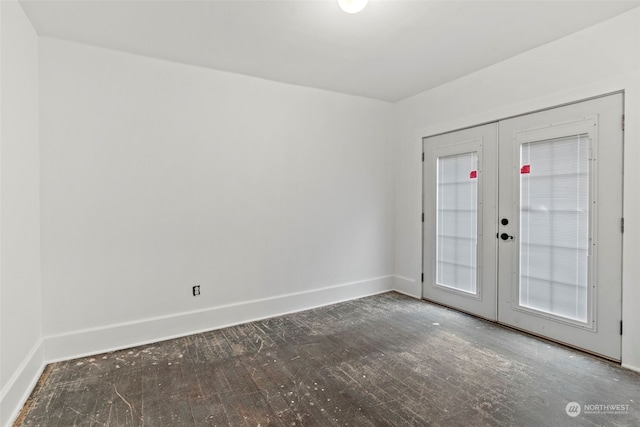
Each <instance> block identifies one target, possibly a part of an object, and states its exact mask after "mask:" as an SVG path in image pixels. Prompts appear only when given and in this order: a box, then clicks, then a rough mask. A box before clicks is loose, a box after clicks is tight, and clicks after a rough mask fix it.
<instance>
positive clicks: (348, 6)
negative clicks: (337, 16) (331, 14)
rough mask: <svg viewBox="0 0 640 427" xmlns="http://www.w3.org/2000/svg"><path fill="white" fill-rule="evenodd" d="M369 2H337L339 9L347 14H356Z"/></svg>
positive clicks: (348, 0)
mask: <svg viewBox="0 0 640 427" xmlns="http://www.w3.org/2000/svg"><path fill="white" fill-rule="evenodd" d="M368 2H369V0H338V4H339V5H340V9H342V10H344V11H345V12H347V13H358V12H360V11H361V10H362V9H364V7H365V6H366V5H367V3H368Z"/></svg>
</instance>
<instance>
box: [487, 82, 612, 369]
mask: <svg viewBox="0 0 640 427" xmlns="http://www.w3.org/2000/svg"><path fill="white" fill-rule="evenodd" d="M622 105H623V101H622V94H617V95H611V96H607V97H602V98H598V99H595V100H591V101H586V102H581V103H577V104H572V105H569V106H566V107H562V108H556V109H552V110H548V111H543V112H540V113H536V114H529V115H526V116H521V117H517V118H513V119H510V120H504V121H502V122H500V131H499V141H500V142H499V165H500V167H499V185H498V194H499V197H500V205H499V213H498V214H499V218H500V220H502V219H503V218H504V219H506V220H507V221H508V224H507V225H504V226H503V225H500V226H499V228H500V230H499V232H500V235H501V236H502V234H503V233H504V234H505V236H506V240H503V239H502V238H501V239H499V249H498V253H499V258H498V259H499V261H498V263H499V276H498V284H499V290H498V293H499V295H500V296H499V303H498V319H499V321H500V322H502V323H505V324H508V325H510V326H513V327H516V328H521V329H524V330H526V331H530V332H532V333H535V334H539V335H543V336H545V337H549V338H552V339H554V340H558V341H561V342H565V343H569V344H571V345H573V346H576V347H580V348H583V349H586V350H589V351H591V352H594V353H598V354H601V355H603V356H606V357H609V358H612V359H616V360H619V359H620V321H621V305H622V300H621V289H622V268H621V262H622V230H621V220H622V141H623V136H622V133H623V131H622V114H623V113H622Z"/></svg>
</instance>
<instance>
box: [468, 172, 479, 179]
mask: <svg viewBox="0 0 640 427" xmlns="http://www.w3.org/2000/svg"><path fill="white" fill-rule="evenodd" d="M477 177H478V171H471V173H469V178H471V179H473V178H477Z"/></svg>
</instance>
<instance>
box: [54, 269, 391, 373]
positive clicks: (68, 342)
mask: <svg viewBox="0 0 640 427" xmlns="http://www.w3.org/2000/svg"><path fill="white" fill-rule="evenodd" d="M393 289H394V276H391V275H390V276H383V277H376V278H372V279H367V280H362V281H357V282H351V283H344V284H340V285H334V286H329V287H325V288H320V289H314V290H311V291H304V292H297V293H291V294H286V295H278V296H274V297H269V298H263V299H258V300H251V301H243V302H239V303H235V304H228V305H222V306H217V307H211V308H207V309H204V310H198V311H192V312H186V313H179V314H174V315H170V316H163V317H157V318H152V319H144V320H140V321H136V322H129V323H123V324H117V325H109V326H107V327H103V328H93V329H86V330H80V331H74V332H71V333H66V334H61V335H55V336H49V337H46V338H45V340H44V341H45V343H44V344H45V345H44V347H45V360H47V362H56V361H60V360H69V359H73V358H78V357H84V356H89V355H94V354H99V353H105V352H109V351H114V350H120V349H123V348H129V347H135V346H138V345H144V344H150V343H154V342H158V341H164V340H168V339H172V338H178V337H183V336H187V335H191V334H196V333H200V332H204V331H210V330H214V329H220V328H224V327H227V326H233V325H237V324H241V323H246V322H252V321H255V320H260V319H265V318H269V317H274V316H280V315H283V314H289V313H294V312H297V311H302V310H308V309H311V308H316V307H321V306H325V305H329V304H335V303H338V302H342V301H348V300H352V299H356V298H361V297H365V296H369V295H375V294H379V293H383V292H389V291H391V290H393Z"/></svg>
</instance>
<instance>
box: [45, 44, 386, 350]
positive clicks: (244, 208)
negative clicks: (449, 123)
mask: <svg viewBox="0 0 640 427" xmlns="http://www.w3.org/2000/svg"><path fill="white" fill-rule="evenodd" d="M40 52H41V55H40V66H41V68H40V71H41V72H40V84H41V88H40V90H41V115H40V118H41V135H42V137H41V154H42V161H41V163H42V167H41V173H42V253H43V277H44V283H43V290H44V291H43V292H44V293H43V301H44V334H45V336H46V337H47V344H46V347H47V356H48V357H51V358H52V359H58V358H65V357H69V356H71V355H77V354H83V353H95V352H96V351H101V350H103V349H108V348H114V347H122V346H126V345H133V344H137V343H140V342H148V341H153V340H157V339H161V338H167V337H169V336H173V335H182V334H187V333H191V332H194V331H197V330H202V329H212V328H214V327H219V326H222V325H225V324H230V323H236V322H240V321H247V320H250V319H252V318H256V317H264V316H268V315H274V314H279V313H282V312H286V311H293V310H299V309H302V308H306V307H310V306H317V305H320V304H326V303H330V302H335V301H337V300H341V299H346V298H353V297H357V296H362V295H366V294H371V293H374V292H381V291H384V290H388V289H390V288H391V286H392V284H393V279H392V277H391V276H390V275H391V274H392V273H393V224H394V221H393V206H392V204H393V199H392V196H393V193H392V192H393V178H392V177H393V165H392V164H391V163H390V162H389V158H390V154H391V151H390V144H389V141H390V140H389V133H390V131H391V120H392V107H393V106H392V105H391V104H388V103H384V102H380V101H373V100H368V99H364V98H357V97H353V96H346V95H340V94H335V93H330V92H325V91H321V90H316V89H309V88H302V87H297V86H291V85H285V84H280V83H274V82H269V81H265V80H260V79H256V78H250V77H245V76H240V75H234V74H229V73H223V72H217V71H212V70H207V69H202V68H197V67H192V66H186V65H181V64H177V63H171V62H166V61H160V60H156V59H150V58H145V57H140V56H134V55H129V54H124V53H118V52H114V51H109V50H104V49H100V48H95V47H89V46H85V45H80V44H74V43H70V42H65V41H61V40H56V39H48V38H43V39H41V44H40ZM196 284H198V285H200V286H201V292H202V294H201V295H200V296H199V297H193V296H192V295H191V288H192V286H193V285H196ZM332 287H334V288H332Z"/></svg>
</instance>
